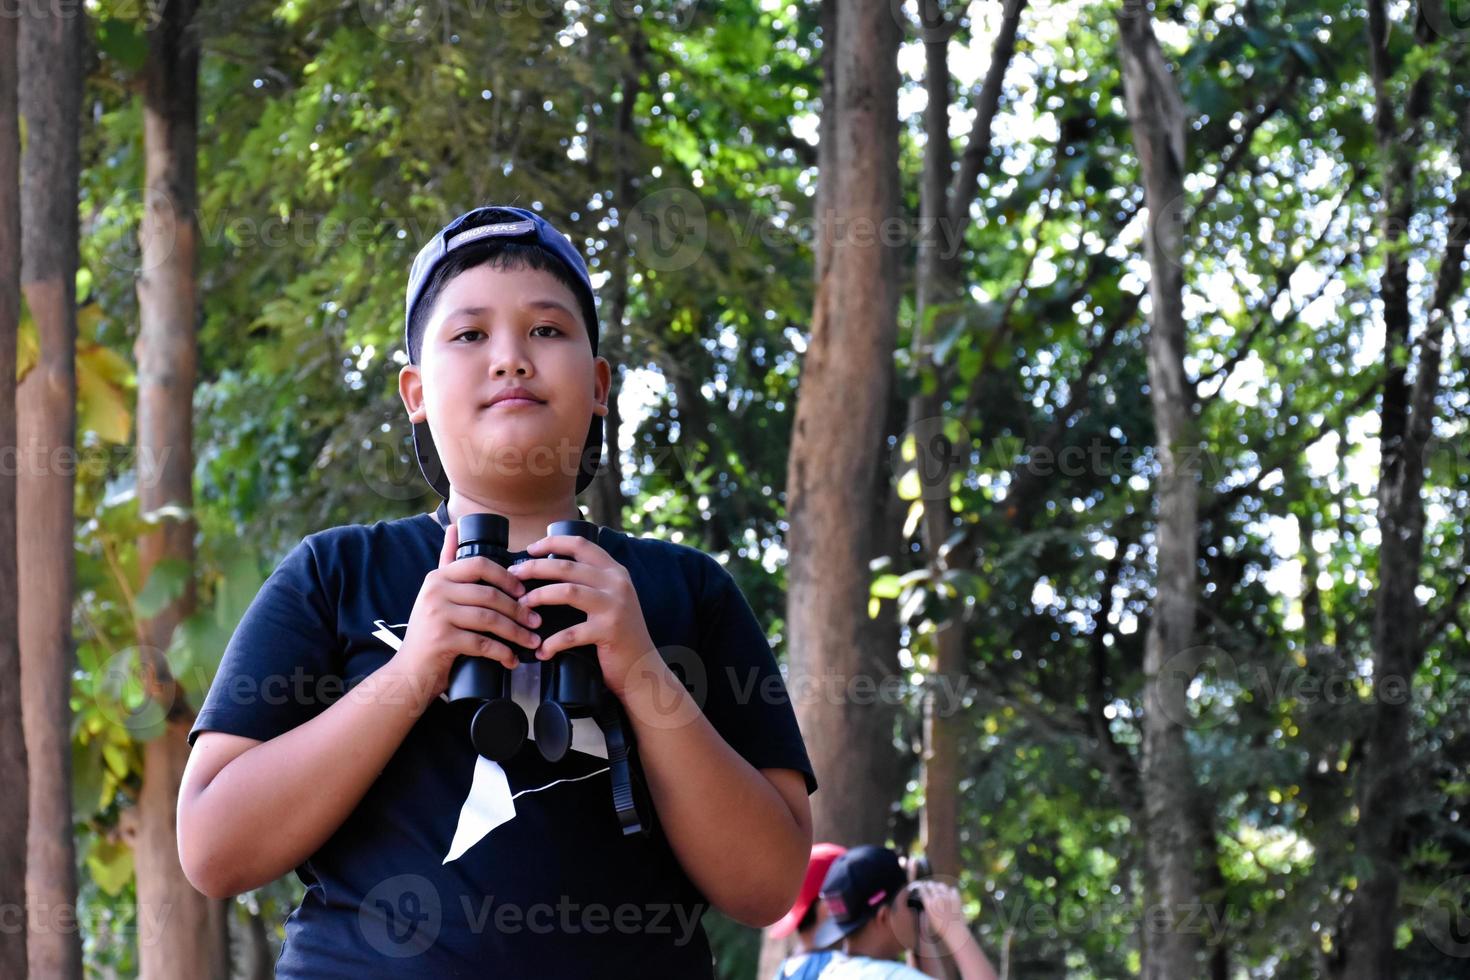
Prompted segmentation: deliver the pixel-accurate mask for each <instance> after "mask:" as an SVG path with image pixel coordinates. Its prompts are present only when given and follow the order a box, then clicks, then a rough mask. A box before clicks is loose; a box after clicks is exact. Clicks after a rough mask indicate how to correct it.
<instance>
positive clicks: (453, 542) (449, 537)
mask: <svg viewBox="0 0 1470 980" xmlns="http://www.w3.org/2000/svg"><path fill="white" fill-rule="evenodd" d="M458 550H459V525H457V524H450V525H449V526H448V527H446V528H445V529H444V547H443V548H441V549H440V550H439V567H440V568H443V567H444V566H445V565H448V564H449V563H450V562H452V561H454V553H455V552H456V551H458Z"/></svg>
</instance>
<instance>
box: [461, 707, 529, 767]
mask: <svg viewBox="0 0 1470 980" xmlns="http://www.w3.org/2000/svg"><path fill="white" fill-rule="evenodd" d="M525 741H526V713H525V712H524V711H522V710H521V706H520V705H518V704H516V703H515V702H514V701H512V700H511V699H510V698H495V699H494V700H492V701H486V702H485V703H484V704H482V705H480V707H479V708H478V709H476V711H475V717H474V718H472V719H471V720H470V744H471V745H473V746H474V747H475V751H476V752H478V753H480V754H481V755H483V756H484V757H485V758H487V759H489V760H490V761H491V762H504V761H505V760H506V759H509V758H511V757H512V756H514V755H515V754H516V753H517V752H519V751H520V750H521V746H522V745H523V744H524V743H525Z"/></svg>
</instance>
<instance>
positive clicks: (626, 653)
mask: <svg viewBox="0 0 1470 980" xmlns="http://www.w3.org/2000/svg"><path fill="white" fill-rule="evenodd" d="M526 553H527V554H529V555H532V556H533V557H531V558H529V559H527V560H526V561H523V562H521V563H520V564H518V565H513V566H511V568H510V573H511V575H512V576H514V577H515V578H517V579H550V580H552V584H550V585H542V586H539V587H537V588H535V589H532V590H531V591H530V592H529V593H527V594H526V596H525V597H524V598H523V599H521V602H522V603H523V604H525V605H527V606H538V605H543V606H552V605H565V606H575V607H576V608H577V609H580V610H581V611H582V612H584V613H586V615H587V619H586V621H585V622H581V623H577V624H576V625H574V626H569V627H567V628H566V629H564V630H562V631H561V632H559V633H555V634H553V635H552V636H549V637H547V638H546V639H545V640H544V641H542V643H541V648H540V649H539V650H537V651H536V659H537V660H546V659H547V658H549V657H552V656H555V655H556V654H557V653H560V652H561V651H562V650H567V649H570V648H571V647H579V646H591V647H596V648H597V660H598V663H599V664H601V666H602V679H603V682H604V683H606V684H607V688H608V690H609V691H611V692H612V693H613V694H614V695H615V696H616V697H618V698H619V699H621V698H622V697H623V691H624V688H625V684H626V681H627V679H628V674H629V672H630V671H631V669H632V667H633V666H634V665H635V664H636V663H638V662H639V661H640V660H641V659H642V658H644V657H646V656H648V655H649V654H650V653H651V652H653V649H654V646H653V638H652V637H651V636H649V634H648V625H647V624H646V623H645V622H644V621H643V609H642V607H640V606H639V605H638V593H637V592H636V591H634V589H633V580H632V579H631V578H630V577H629V576H628V570H627V569H626V568H624V567H623V566H622V565H620V564H619V563H618V561H617V560H616V559H615V558H613V556H612V555H609V554H608V553H607V552H606V551H604V550H603V549H602V547H601V546H600V545H598V544H597V543H596V542H593V541H588V540H587V539H586V538H579V537H577V536H576V535H574V534H558V535H553V536H551V537H546V538H542V539H541V540H539V541H535V542H533V543H532V544H531V545H529V546H528V547H527V548H526ZM546 554H558V555H570V556H571V559H572V560H570V561H569V560H567V559H563V558H536V557H534V556H535V555H546Z"/></svg>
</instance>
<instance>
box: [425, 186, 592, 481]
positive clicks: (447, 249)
mask: <svg viewBox="0 0 1470 980" xmlns="http://www.w3.org/2000/svg"><path fill="white" fill-rule="evenodd" d="M597 341H598V328H597V307H596V303H595V300H594V298H593V293H592V283H591V280H590V278H589V277H588V275H587V267H586V265H585V264H584V263H583V261H582V257H581V255H579V254H578V252H577V250H576V248H575V247H574V246H573V245H572V243H571V242H570V241H569V240H568V239H567V238H566V236H565V235H563V234H561V232H559V231H557V230H556V229H555V228H553V227H552V226H551V225H550V224H549V223H548V222H547V221H546V220H545V219H543V218H541V217H540V216H539V215H536V214H534V213H532V212H530V211H526V210H524V209H522V208H511V207H484V208H476V209H475V210H473V211H470V212H468V213H466V214H463V215H461V216H460V217H458V218H456V219H455V220H454V221H451V222H450V223H449V224H448V225H446V226H445V227H444V228H443V229H442V230H441V231H440V232H439V233H438V234H437V235H435V236H434V238H433V239H432V240H430V242H429V243H428V244H427V245H425V246H424V248H423V249H422V250H421V251H420V252H419V254H418V257H417V258H415V259H414V263H413V268H412V269H411V271H410V272H409V277H408V294H407V299H406V302H405V306H404V346H405V348H406V349H407V352H408V357H409V363H408V365H406V366H405V367H404V368H403V369H402V370H401V371H400V372H399V378H398V388H399V394H400V396H401V397H402V398H403V403H404V407H405V408H407V409H408V413H409V418H410V420H411V421H412V422H413V431H414V447H415V449H416V450H417V454H418V459H419V468H420V469H421V470H422V471H423V474H424V478H425V479H426V480H428V481H429V485H430V486H432V487H433V488H434V490H435V492H437V493H438V494H439V495H440V496H441V497H443V498H445V499H446V500H447V499H448V498H449V486H450V483H451V482H454V483H457V484H459V485H460V486H461V488H464V487H466V486H473V485H475V484H476V483H477V482H481V481H484V480H486V479H487V478H488V476H487V474H491V473H493V474H496V475H497V477H498V478H499V479H506V478H513V479H522V480H529V481H534V482H539V483H541V484H544V483H545V482H546V481H547V479H549V478H552V477H555V476H556V475H558V474H565V475H567V476H571V475H572V474H573V473H575V492H577V493H580V492H581V491H582V490H583V489H584V488H585V487H586V486H587V484H589V483H590V482H591V481H592V477H593V476H594V475H595V474H596V471H597V466H598V461H599V459H600V457H601V455H602V415H603V414H605V413H606V411H607V406H606V401H607V396H608V389H609V387H610V382H611V371H610V368H609V367H608V364H607V361H606V359H604V358H601V357H598V356H597ZM512 388H520V389H524V390H525V392H527V393H529V395H530V401H518V400H505V401H503V402H502V401H500V399H501V398H502V396H503V395H504V394H505V393H506V392H508V391H509V390H510V389H512Z"/></svg>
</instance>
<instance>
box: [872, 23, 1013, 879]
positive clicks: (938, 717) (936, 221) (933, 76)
mask: <svg viewBox="0 0 1470 980" xmlns="http://www.w3.org/2000/svg"><path fill="white" fill-rule="evenodd" d="M943 7H944V5H943V4H941V3H939V2H938V0H924V2H923V3H921V4H920V6H919V15H920V18H921V21H922V26H923V29H924V90H925V93H926V94H927V96H928V99H927V101H926V103H925V106H924V162H923V175H922V177H921V180H920V194H919V214H920V220H919V227H920V229H921V234H920V236H919V249H918V269H917V294H916V297H915V304H914V310H915V313H914V318H915V321H916V327H915V329H914V334H913V343H912V346H913V350H914V354H915V359H916V362H917V363H921V364H925V365H926V367H928V369H929V370H936V369H937V367H938V365H936V364H935V363H934V362H933V356H934V350H935V343H934V338H935V336H936V334H937V333H938V332H939V330H940V329H941V328H944V329H952V327H951V324H952V322H953V321H954V320H955V319H957V318H959V314H958V312H957V310H956V306H957V304H959V303H960V302H961V300H962V297H963V290H964V283H963V279H964V276H963V270H962V268H961V264H960V261H959V260H960V257H961V251H960V249H959V247H958V245H959V243H960V242H962V241H963V240H964V237H965V231H966V229H967V228H968V227H969V226H970V211H971V206H972V205H973V204H974V200H975V189H976V180H977V179H978V178H979V176H980V173H981V171H982V168H983V167H984V166H985V163H986V160H987V158H988V157H989V156H990V147H991V142H992V131H993V123H994V121H995V116H996V113H997V112H998V111H999V109H1000V102H1001V94H1002V92H1003V91H1004V86H1005V76H1006V69H1007V68H1008V67H1009V66H1010V63H1011V59H1012V57H1013V56H1014V55H1015V51H1016V35H1017V32H1018V30H1019V28H1020V23H1021V14H1022V12H1023V11H1024V10H1025V8H1026V0H1006V3H1005V5H1004V7H1003V9H1002V11H1001V22H1000V26H999V29H998V30H997V32H996V37H995V40H994V42H993V44H992V48H991V55H990V66H989V68H988V69H987V71H986V73H985V78H984V81H983V82H982V84H981V86H980V88H979V89H978V90H977V92H976V93H975V96H974V99H973V102H974V107H975V119H974V122H973V124H972V125H971V128H970V133H969V136H968V139H967V141H966V143H965V148H964V151H963V152H962V153H961V154H960V158H959V166H958V167H956V166H955V160H954V155H953V151H952V149H951V147H950V138H949V110H950V86H951V79H950V70H949V43H950V38H951V36H952V35H953V33H954V31H955V29H956V28H957V27H958V24H959V21H958V19H957V18H951V19H949V20H946V17H945V11H944V9H943ZM945 309H949V310H950V311H951V312H950V314H949V315H948V316H942V315H941V311H942V310H945ZM944 400H945V392H944V389H943V387H942V386H940V385H935V387H934V389H933V390H925V389H923V388H921V389H920V390H919V391H918V392H916V393H915V394H914V395H913V396H912V397H911V398H910V399H909V405H908V429H909V431H910V432H913V433H915V435H916V436H919V435H920V434H921V432H922V433H923V434H928V431H929V430H928V428H926V426H928V425H929V424H930V423H932V422H933V421H934V420H937V419H939V418H940V416H941V414H942V413H943V411H944ZM934 434H935V435H938V434H939V433H938V432H937V430H936V431H935V432H934ZM918 441H919V442H920V443H921V445H919V446H917V447H916V450H915V452H916V455H917V456H918V457H919V459H918V462H919V465H920V466H921V467H933V469H932V470H931V472H930V473H929V474H928V476H929V477H930V480H933V481H937V482H936V483H935V485H932V486H930V485H927V484H929V483H930V480H925V481H924V482H925V484H926V486H925V493H924V496H923V502H922V506H923V523H922V528H923V540H924V551H925V554H926V556H927V557H928V559H929V561H930V562H931V563H933V565H934V572H935V573H936V574H942V571H943V569H944V568H945V566H946V564H947V562H946V560H945V557H944V556H945V554H946V553H947V550H948V549H946V548H945V543H946V541H948V539H949V537H950V535H951V534H952V533H953V532H954V525H955V520H954V514H953V508H952V507H951V506H950V492H949V491H950V479H951V476H952V474H951V473H950V471H949V467H948V466H947V465H943V463H944V462H947V461H938V460H932V459H926V458H924V457H925V455H926V454H927V452H928V447H927V446H924V445H922V443H923V442H924V440H923V439H922V438H919V440H918ZM941 444H942V445H948V442H947V441H942V442H941ZM964 449H965V456H966V458H967V459H968V455H969V452H968V450H969V447H968V446H966V447H964ZM936 464H939V465H936ZM900 512H901V511H900ZM933 642H934V654H935V656H934V676H935V680H937V681H938V682H939V685H940V686H939V689H940V690H947V691H956V690H959V689H960V688H961V686H962V683H963V680H964V677H965V675H966V662H965V661H966V651H967V649H968V643H969V635H968V631H967V630H966V629H965V618H964V617H963V616H952V617H949V618H948V619H947V621H945V622H943V623H940V624H938V626H937V627H936V629H935V631H934V640H933ZM962 726H963V719H962V718H960V717H957V716H955V715H953V714H951V713H947V712H943V711H940V710H939V709H938V699H937V698H936V696H935V695H934V694H933V693H932V692H931V694H930V695H929V696H928V697H926V698H925V701H924V718H923V729H924V750H923V762H924V767H923V781H924V814H923V823H922V838H923V843H924V854H925V856H926V857H928V859H929V863H930V866H931V867H932V868H933V869H934V871H935V872H936V873H937V874H942V875H947V876H956V875H958V874H959V873H960V867H961V862H960V846H959V800H958V793H959V783H960V763H959V750H960V736H961V731H962Z"/></svg>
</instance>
